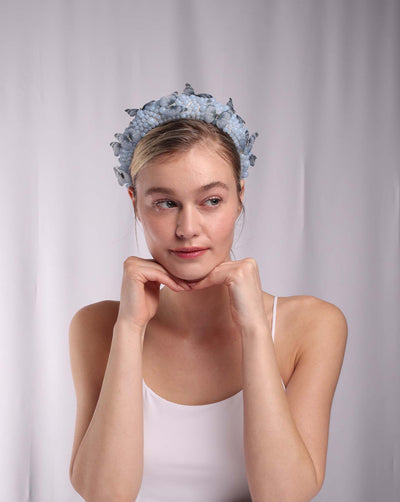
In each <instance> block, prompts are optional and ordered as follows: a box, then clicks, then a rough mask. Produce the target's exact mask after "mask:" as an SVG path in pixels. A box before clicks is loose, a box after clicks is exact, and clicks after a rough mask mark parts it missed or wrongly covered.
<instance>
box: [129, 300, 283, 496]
mask: <svg viewBox="0 0 400 502" xmlns="http://www.w3.org/2000/svg"><path fill="white" fill-rule="evenodd" d="M277 299H278V297H277V296H275V298H274V305H273V315H272V328H271V332H272V340H274V336H275V318H276V304H277ZM282 385H283V388H284V389H285V384H284V383H283V380H282ZM143 425H144V431H143V433H144V466H143V479H142V484H141V487H140V491H139V494H138V497H137V498H136V500H137V502H247V501H249V502H251V497H250V492H249V488H248V484H247V476H246V465H245V458H244V444H243V390H241V391H239V392H238V393H236V394H234V395H233V396H231V397H228V398H227V399H224V400H222V401H218V402H216V403H210V404H202V405H184V404H178V403H174V402H172V401H168V400H166V399H164V398H162V397H161V396H159V395H158V394H156V393H155V392H154V391H153V390H152V389H150V388H149V387H148V386H147V385H146V383H145V381H144V380H143Z"/></svg>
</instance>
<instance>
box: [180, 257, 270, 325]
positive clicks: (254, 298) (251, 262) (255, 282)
mask: <svg viewBox="0 0 400 502" xmlns="http://www.w3.org/2000/svg"><path fill="white" fill-rule="evenodd" d="M188 284H189V285H190V287H191V288H192V289H203V288H208V287H209V286H214V285H216V284H225V285H226V286H227V287H228V290H229V297H230V304H231V311H232V318H233V320H234V321H235V323H236V324H237V325H238V326H239V328H240V329H241V330H243V329H249V328H251V327H253V326H254V327H260V325H261V326H263V325H264V326H268V323H267V316H266V312H265V308H264V301H263V291H262V288H261V281H260V275H259V272H258V265H257V262H256V260H255V259H254V258H245V259H243V260H235V261H226V262H223V263H221V264H219V265H217V266H216V267H215V268H214V269H213V270H212V271H211V272H210V273H209V274H208V275H207V277H205V278H204V279H202V280H200V281H198V282H190V281H188Z"/></svg>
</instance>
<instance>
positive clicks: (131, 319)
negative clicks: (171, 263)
mask: <svg viewBox="0 0 400 502" xmlns="http://www.w3.org/2000/svg"><path fill="white" fill-rule="evenodd" d="M161 284H165V285H166V286H168V287H169V288H170V289H172V290H173V291H177V292H179V291H188V290H190V289H191V288H190V286H188V285H187V284H186V283H185V282H184V281H181V280H179V279H177V278H176V277H173V276H172V275H171V274H169V273H168V272H167V270H166V269H165V268H164V267H162V266H161V265H160V264H159V263H157V262H156V261H155V260H153V259H144V258H138V257H137V256H129V257H128V258H127V259H126V260H125V261H124V271H123V277H122V286H121V299H120V303H119V312H118V318H117V322H119V321H123V322H124V323H125V322H127V323H128V324H131V325H134V326H136V327H138V328H139V329H140V330H141V329H143V328H145V327H146V325H147V323H148V322H149V320H150V319H151V318H152V317H154V315H155V313H156V311H157V307H158V302H159V297H160V285H161Z"/></svg>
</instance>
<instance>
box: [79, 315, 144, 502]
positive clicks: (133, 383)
mask: <svg viewBox="0 0 400 502" xmlns="http://www.w3.org/2000/svg"><path fill="white" fill-rule="evenodd" d="M92 324H93V323H88V322H87V319H86V321H85V318H84V316H83V315H82V311H80V312H78V313H77V314H76V315H75V316H74V318H73V320H72V321H71V325H70V354H71V366H72V370H73V375H74V381H75V388H76V393H77V432H78V431H79V429H81V430H82V425H81V423H83V422H84V421H85V420H86V425H87V423H88V422H89V421H90V423H89V425H88V427H87V430H86V433H84V430H82V434H83V433H84V436H83V439H82V440H81V442H80V444H79V447H78V444H76V446H75V444H74V449H75V448H77V451H76V452H74V453H73V456H72V459H71V468H70V479H71V483H72V485H73V486H74V488H75V489H76V491H77V492H78V493H79V494H80V495H82V497H83V498H84V499H85V500H86V501H87V502H102V501H104V502H114V501H118V502H121V501H127V502H128V501H129V502H132V501H133V500H135V498H136V497H137V494H138V492H139V489H140V485H141V480H142V475H143V411H142V410H143V403H142V336H141V335H143V333H140V332H136V331H135V328H133V327H132V326H131V325H129V324H127V323H120V322H117V323H116V324H115V325H114V328H113V337H112V342H111V347H108V348H109V356H108V361H106V369H105V373H104V378H103V380H102V382H99V384H97V380H98V379H99V377H98V376H97V375H95V370H94V369H95V368H98V364H97V366H96V365H94V364H90V363H89V351H88V348H87V347H88V344H89V347H91V350H93V343H94V336H92V335H97V337H99V333H98V332H97V333H94V332H93V331H94V330H93V325H92ZM83 329H85V333H83ZM136 330H137V329H136ZM83 334H84V335H85V336H83ZM90 344H91V345H90ZM93 354H96V356H97V360H99V359H101V357H99V356H100V353H99V351H98V350H96V351H95V352H94V353H93ZM92 359H93V358H92ZM96 371H98V370H97V369H96ZM103 372H104V366H103ZM96 387H99V389H97V391H96ZM91 403H92V404H91ZM90 406H92V409H91V411H90V410H89V408H90ZM93 408H95V409H94V412H93ZM83 427H85V425H84V426H83ZM82 434H81V435H82ZM77 441H79V438H78V440H77Z"/></svg>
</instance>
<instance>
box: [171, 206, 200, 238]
mask: <svg viewBox="0 0 400 502" xmlns="http://www.w3.org/2000/svg"><path fill="white" fill-rule="evenodd" d="M175 233H176V236H177V237H179V238H180V239H191V238H192V237H195V236H198V235H199V234H200V215H199V214H198V211H197V210H196V208H194V207H193V206H189V205H188V206H184V207H182V209H180V210H179V212H178V217H177V221H176V230H175Z"/></svg>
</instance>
